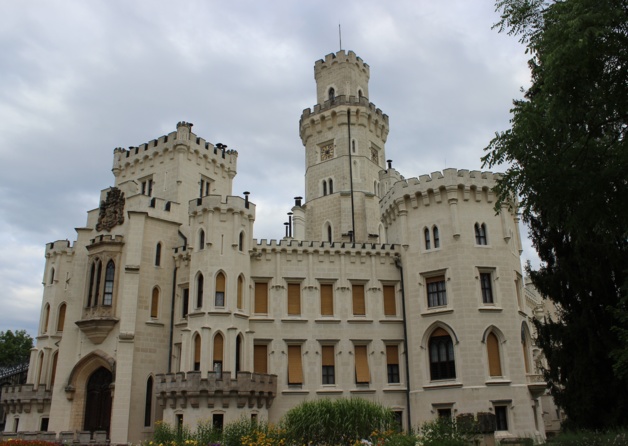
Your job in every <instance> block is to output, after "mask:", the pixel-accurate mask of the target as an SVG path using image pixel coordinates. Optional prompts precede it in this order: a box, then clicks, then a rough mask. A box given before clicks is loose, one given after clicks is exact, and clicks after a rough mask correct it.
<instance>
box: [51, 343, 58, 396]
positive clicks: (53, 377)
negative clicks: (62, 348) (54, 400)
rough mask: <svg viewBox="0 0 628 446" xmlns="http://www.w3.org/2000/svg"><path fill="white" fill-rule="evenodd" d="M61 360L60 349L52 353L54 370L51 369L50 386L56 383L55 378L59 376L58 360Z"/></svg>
mask: <svg viewBox="0 0 628 446" xmlns="http://www.w3.org/2000/svg"><path fill="white" fill-rule="evenodd" d="M58 360H59V350H57V351H56V352H55V353H54V355H52V370H51V371H50V388H51V389H52V388H53V387H54V385H55V378H56V376H57V362H58Z"/></svg>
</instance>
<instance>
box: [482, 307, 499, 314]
mask: <svg viewBox="0 0 628 446" xmlns="http://www.w3.org/2000/svg"><path fill="white" fill-rule="evenodd" d="M478 311H482V312H486V313H499V312H500V311H504V309H503V308H502V307H488V306H486V307H478Z"/></svg>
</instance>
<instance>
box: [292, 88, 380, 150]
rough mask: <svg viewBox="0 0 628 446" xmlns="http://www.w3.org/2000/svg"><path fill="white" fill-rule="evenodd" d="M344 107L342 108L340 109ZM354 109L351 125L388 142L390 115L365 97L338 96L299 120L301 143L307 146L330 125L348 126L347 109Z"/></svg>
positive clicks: (307, 111) (304, 114)
mask: <svg viewBox="0 0 628 446" xmlns="http://www.w3.org/2000/svg"><path fill="white" fill-rule="evenodd" d="M340 107H342V108H340ZM344 107H352V108H355V109H352V110H351V125H352V126H362V127H365V128H367V129H368V130H369V131H370V132H371V133H374V134H375V135H376V136H377V137H378V138H381V139H382V141H384V142H386V139H387V138H388V132H389V130H390V127H389V123H388V115H387V114H385V113H384V112H382V111H381V110H380V109H379V108H377V107H376V106H375V104H373V103H372V102H369V100H368V99H367V98H365V97H361V98H358V97H356V96H345V95H341V96H336V97H335V98H334V99H333V100H327V101H325V102H324V103H323V104H322V105H320V104H317V105H315V106H314V108H313V109H310V108H306V109H305V110H303V113H302V114H301V119H300V120H299V129H300V135H301V141H302V142H303V144H306V142H307V140H308V138H309V137H310V136H312V135H313V134H314V133H316V132H322V131H325V130H326V129H327V126H330V125H347V122H348V117H347V109H346V108H344Z"/></svg>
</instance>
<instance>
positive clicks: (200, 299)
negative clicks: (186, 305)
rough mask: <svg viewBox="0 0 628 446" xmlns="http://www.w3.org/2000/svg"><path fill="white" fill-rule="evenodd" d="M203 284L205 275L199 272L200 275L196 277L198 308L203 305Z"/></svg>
mask: <svg viewBox="0 0 628 446" xmlns="http://www.w3.org/2000/svg"><path fill="white" fill-rule="evenodd" d="M203 286H204V280H203V275H202V274H200V273H199V275H198V277H197V278H196V308H202V307H203Z"/></svg>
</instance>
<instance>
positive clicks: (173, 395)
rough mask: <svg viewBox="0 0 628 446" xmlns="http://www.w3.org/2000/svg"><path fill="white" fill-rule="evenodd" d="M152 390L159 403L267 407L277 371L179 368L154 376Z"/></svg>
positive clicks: (196, 405)
mask: <svg viewBox="0 0 628 446" xmlns="http://www.w3.org/2000/svg"><path fill="white" fill-rule="evenodd" d="M155 384H156V386H155V391H156V393H157V401H158V402H159V404H160V405H161V406H162V407H166V406H169V407H170V408H172V409H175V408H185V407H187V405H188V404H189V405H190V406H191V407H193V408H198V407H210V408H211V407H224V408H228V407H229V406H230V405H232V404H233V405H234V406H235V407H238V408H243V407H247V406H248V407H249V408H253V407H257V408H262V407H267V408H268V407H270V406H271V404H272V402H273V400H274V398H275V395H276V394H277V375H266V374H261V373H251V372H238V373H237V377H236V378H232V377H231V373H230V372H226V371H225V372H222V373H216V372H207V375H205V376H201V372H187V373H184V372H179V373H168V374H159V375H157V376H156V381H155Z"/></svg>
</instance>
